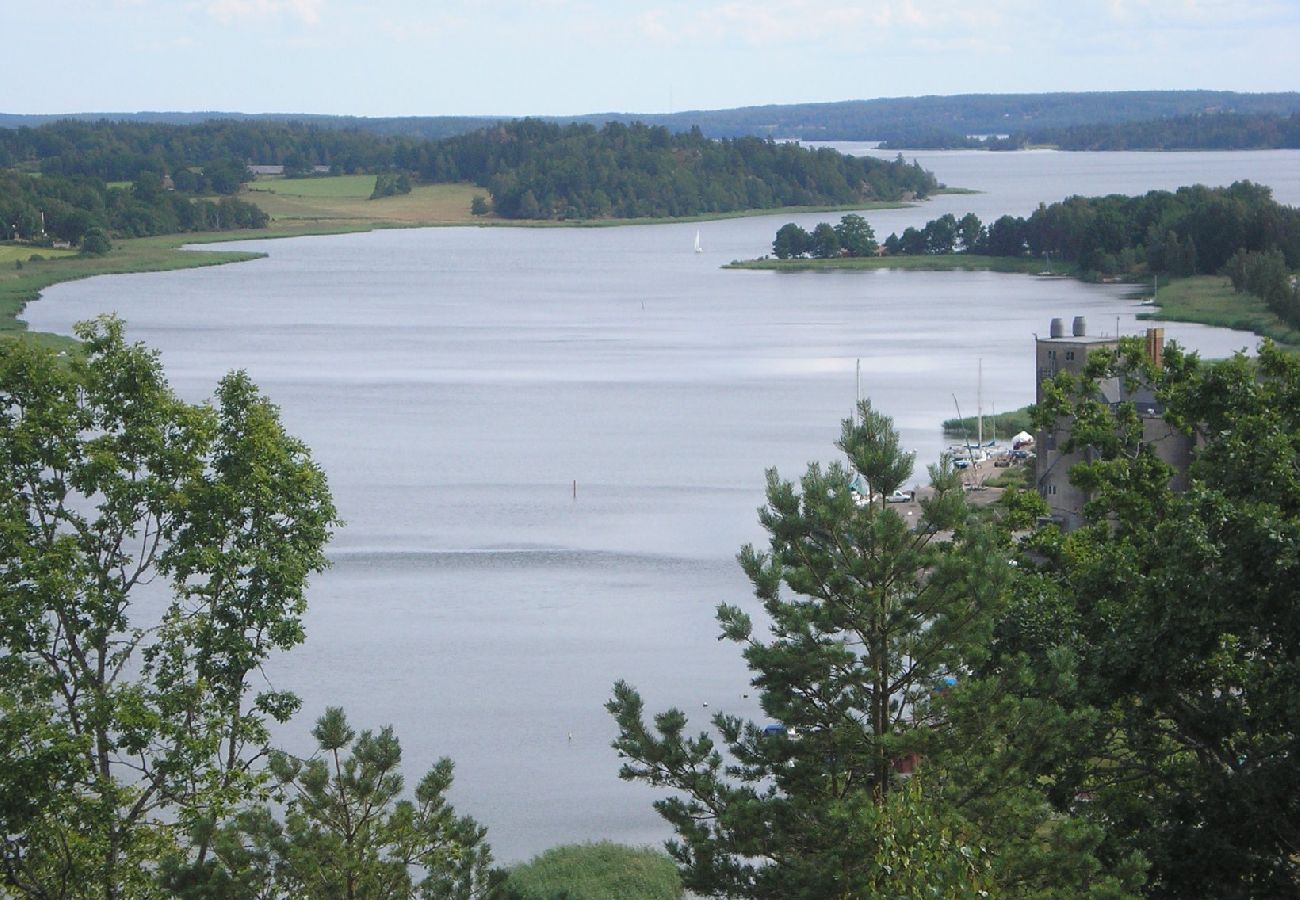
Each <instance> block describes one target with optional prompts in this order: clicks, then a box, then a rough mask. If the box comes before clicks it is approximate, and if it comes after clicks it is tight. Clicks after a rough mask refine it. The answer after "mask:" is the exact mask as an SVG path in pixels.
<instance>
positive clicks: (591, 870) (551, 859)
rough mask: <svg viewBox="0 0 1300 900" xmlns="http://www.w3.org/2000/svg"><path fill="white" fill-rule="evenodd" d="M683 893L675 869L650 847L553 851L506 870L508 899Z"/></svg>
mask: <svg viewBox="0 0 1300 900" xmlns="http://www.w3.org/2000/svg"><path fill="white" fill-rule="evenodd" d="M682 895H683V890H682V882H681V878H680V877H679V876H678V874H677V867H676V865H674V864H673V861H672V860H671V859H670V858H669V857H668V855H667V854H666V853H664V852H662V851H660V850H654V849H650V848H637V847H627V846H624V845H622V844H615V843H611V842H609V841H602V842H600V843H595V844H570V845H566V846H562V847H553V848H552V849H550V850H547V851H546V852H544V853H542V854H540V855H539V856H535V857H533V859H531V860H530V861H528V862H526V863H523V864H521V865H518V866H515V867H514V868H513V869H511V870H510V876H509V879H508V880H507V882H506V896H508V897H510V898H512V900H552V898H555V897H564V898H565V900H676V898H679V897H681V896H682Z"/></svg>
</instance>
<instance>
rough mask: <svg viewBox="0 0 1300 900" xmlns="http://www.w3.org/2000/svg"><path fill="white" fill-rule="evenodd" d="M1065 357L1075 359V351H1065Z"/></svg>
mask: <svg viewBox="0 0 1300 900" xmlns="http://www.w3.org/2000/svg"><path fill="white" fill-rule="evenodd" d="M1065 358H1066V359H1074V351H1073V350H1067V351H1066V353H1065Z"/></svg>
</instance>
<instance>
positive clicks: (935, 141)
mask: <svg viewBox="0 0 1300 900" xmlns="http://www.w3.org/2000/svg"><path fill="white" fill-rule="evenodd" d="M1026 146H1051V147H1057V148H1059V149H1061V150H1278V149H1296V148H1300V113H1292V114H1290V115H1278V114H1275V113H1236V112H1208V113H1196V114H1195V115H1188V116H1173V117H1169V118H1161V119H1146V120H1143V121H1140V122H1112V123H1100V124H1099V123H1092V124H1088V125H1071V126H1068V127H1065V128H1041V127H1040V128H1036V129H1033V130H1028V131H1017V132H1014V133H1012V134H1009V135H1006V136H1001V135H994V136H984V137H970V136H966V135H960V134H956V133H953V132H945V131H938V130H936V131H931V132H927V133H924V134H920V133H918V134H915V135H913V136H911V137H910V138H907V139H902V140H895V141H886V142H884V143H883V144H882V145H881V147H882V148H883V149H886V150H919V149H932V150H948V149H954V148H961V147H967V148H969V147H978V148H984V149H989V150H1019V149H1020V148H1022V147H1026Z"/></svg>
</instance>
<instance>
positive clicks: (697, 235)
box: [695, 229, 704, 253]
mask: <svg viewBox="0 0 1300 900" xmlns="http://www.w3.org/2000/svg"><path fill="white" fill-rule="evenodd" d="M695 252H696V253H703V252H704V248H703V247H701V246H700V232H699V229H696V231H695Z"/></svg>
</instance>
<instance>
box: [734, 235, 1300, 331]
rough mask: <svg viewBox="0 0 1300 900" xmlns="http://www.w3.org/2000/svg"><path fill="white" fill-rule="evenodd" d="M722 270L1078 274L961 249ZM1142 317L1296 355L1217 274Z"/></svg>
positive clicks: (1250, 298) (1255, 305)
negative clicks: (1239, 336) (1227, 333)
mask: <svg viewBox="0 0 1300 900" xmlns="http://www.w3.org/2000/svg"><path fill="white" fill-rule="evenodd" d="M723 268H724V269H749V270H757V271H773V272H787V273H794V272H822V271H826V272H874V271H879V270H882V269H895V270H899V271H922V272H955V271H965V272H1002V273H1005V274H1011V275H1033V276H1038V277H1044V278H1072V279H1074V280H1076V281H1081V282H1084V283H1085V284H1086V283H1092V282H1090V281H1088V279H1085V278H1081V277H1080V276H1079V273H1078V270H1077V269H1075V268H1074V267H1073V266H1069V265H1066V264H1064V263H1061V262H1057V261H1052V262H1050V263H1044V262H1043V261H1041V260H1037V259H1018V258H1013V257H1004V256H967V255H966V254H964V253H953V254H945V255H941V256H871V257H841V258H837V259H774V258H767V257H764V258H761V259H750V260H732V261H731V262H730V263H727V264H726V265H725V266H723ZM1120 283H1122V284H1124V285H1126V286H1128V287H1129V288H1130V290H1129V292H1128V294H1127V296H1128V297H1129V298H1131V299H1133V300H1135V301H1140V300H1142V299H1143V298H1148V297H1149V296H1150V293H1149V288H1150V284H1149V282H1148V281H1146V280H1145V279H1143V280H1125V281H1122V282H1120ZM1137 318H1138V319H1139V320H1142V321H1154V322H1159V321H1165V322H1186V323H1190V324H1193V325H1209V326H1213V327H1216V328H1227V329H1230V330H1232V331H1242V332H1246V333H1248V334H1250V335H1251V336H1252V337H1254V338H1255V339H1256V340H1262V339H1265V338H1267V339H1268V340H1271V341H1273V342H1274V343H1276V344H1277V345H1279V346H1280V347H1282V348H1283V349H1285V350H1287V351H1289V352H1292V353H1300V329H1295V328H1291V327H1289V326H1288V325H1286V324H1285V323H1284V322H1283V321H1282V320H1281V319H1279V318H1278V317H1277V316H1276V315H1275V314H1274V313H1273V312H1271V311H1270V310H1269V309H1268V308H1267V307H1266V306H1265V304H1264V301H1263V300H1262V299H1260V298H1259V297H1256V296H1254V295H1252V294H1244V293H1240V294H1239V293H1237V292H1236V291H1234V290H1233V289H1232V286H1231V284H1230V282H1229V281H1228V279H1227V278H1226V277H1224V276H1221V275H1193V276H1190V277H1185V278H1177V279H1173V280H1172V281H1169V282H1166V283H1163V284H1161V285H1160V286H1159V290H1158V292H1157V295H1156V298H1155V302H1154V303H1151V304H1148V309H1147V310H1145V311H1143V312H1139V313H1138V314H1137Z"/></svg>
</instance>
